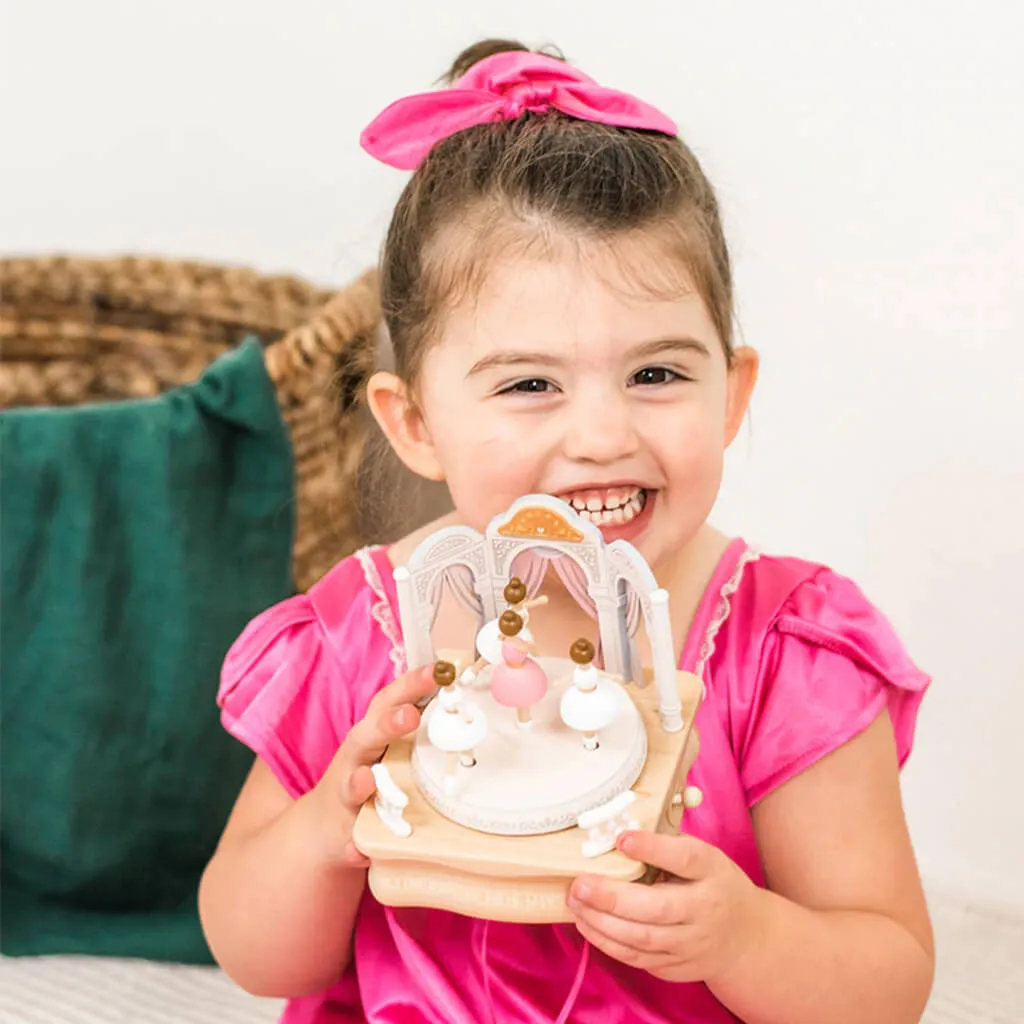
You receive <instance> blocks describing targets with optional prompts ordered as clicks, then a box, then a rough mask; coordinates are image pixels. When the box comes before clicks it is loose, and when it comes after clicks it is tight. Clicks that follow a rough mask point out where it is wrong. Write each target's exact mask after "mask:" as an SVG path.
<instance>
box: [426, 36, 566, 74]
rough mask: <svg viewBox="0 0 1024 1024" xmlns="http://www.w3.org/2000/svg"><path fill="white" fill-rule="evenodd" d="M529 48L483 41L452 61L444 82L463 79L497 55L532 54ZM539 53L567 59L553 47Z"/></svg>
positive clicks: (507, 41) (502, 41)
mask: <svg viewBox="0 0 1024 1024" xmlns="http://www.w3.org/2000/svg"><path fill="white" fill-rule="evenodd" d="M531 52H533V51H531V50H530V47H529V46H524V45H523V44H522V43H520V42H517V41H516V40H515V39H481V40H480V42H478V43H473V45H472V46H467V47H466V48H465V49H464V50H463V51H462V53H460V54H459V55H458V57H456V58H455V60H454V61H452V66H451V67H450V68H449V69H448V71H447V72H446V73H445V75H444V78H443V81H444V82H446V83H447V84H448V85H451V84H452V82H454V81H456V79H459V78H461V77H462V76H463V75H464V74H465V73H466V72H467V71H468V70H469V69H470V68H471V67H473V65H474V64H479V63H480V61H482V60H486V59H487V58H488V57H493V56H494V55H495V54H496V53H531ZM536 52H537V53H543V54H545V55H546V56H548V57H555V58H557V59H558V60H565V57H563V56H562V54H561V53H560V52H559V51H558V50H557V49H556V48H555V47H552V46H544V47H542V48H541V49H540V50H537V51H536Z"/></svg>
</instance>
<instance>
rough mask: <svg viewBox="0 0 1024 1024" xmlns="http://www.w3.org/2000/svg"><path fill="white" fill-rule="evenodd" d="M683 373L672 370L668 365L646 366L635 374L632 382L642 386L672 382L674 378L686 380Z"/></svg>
mask: <svg viewBox="0 0 1024 1024" xmlns="http://www.w3.org/2000/svg"><path fill="white" fill-rule="evenodd" d="M685 379H686V378H684V377H683V376H682V375H681V374H678V373H676V372H675V370H670V369H669V368H668V367H667V366H645V367H644V368H643V369H642V370H637V372H636V373H634V374H633V379H632V381H631V383H633V384H639V385H640V386H641V387H652V386H657V385H659V384H670V383H672V381H674V380H685Z"/></svg>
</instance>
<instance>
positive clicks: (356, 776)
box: [341, 764, 377, 811]
mask: <svg viewBox="0 0 1024 1024" xmlns="http://www.w3.org/2000/svg"><path fill="white" fill-rule="evenodd" d="M376 789H377V783H376V782H375V781H374V778H373V772H372V771H371V770H370V766H369V765H365V764H361V765H357V766H356V767H355V768H354V769H353V770H352V771H351V772H348V773H346V774H345V775H344V776H343V778H342V783H341V799H342V802H343V803H344V804H345V805H346V806H347V807H348V808H350V809H351V810H352V811H358V810H359V808H360V807H362V806H363V804H365V803H366V801H367V800H369V799H370V797H371V796H373V794H374V792H375V791H376Z"/></svg>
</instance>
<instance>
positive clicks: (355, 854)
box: [341, 840, 370, 868]
mask: <svg viewBox="0 0 1024 1024" xmlns="http://www.w3.org/2000/svg"><path fill="white" fill-rule="evenodd" d="M341 862H342V864H343V865H344V866H345V867H347V868H368V867H369V866H370V858H369V857H364V856H363V854H361V853H360V852H359V850H358V849H356V844H355V843H353V842H352V841H351V840H349V842H347V843H346V844H345V849H344V851H343V852H342V855H341Z"/></svg>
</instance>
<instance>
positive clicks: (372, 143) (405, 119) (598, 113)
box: [360, 51, 677, 171]
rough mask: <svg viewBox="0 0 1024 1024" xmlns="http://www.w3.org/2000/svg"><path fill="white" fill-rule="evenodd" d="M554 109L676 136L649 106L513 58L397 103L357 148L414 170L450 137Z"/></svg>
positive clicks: (541, 63)
mask: <svg viewBox="0 0 1024 1024" xmlns="http://www.w3.org/2000/svg"><path fill="white" fill-rule="evenodd" d="M552 108H553V109H555V110H560V111H561V112H562V113H563V114H568V115H569V116H570V117H576V118H579V119H580V120H582V121H594V122H597V123H599V124H607V125H613V126H615V127H617V128H638V129H643V130H646V131H653V132H661V133H662V134H664V135H675V134H676V133H677V129H676V126H675V124H674V122H673V121H672V120H671V119H670V118H669V117H667V116H666V115H665V114H663V113H661V111H660V110H657V109H656V108H655V107H652V106H651V105H650V104H649V103H644V102H643V100H639V99H637V98H636V97H635V96H631V95H630V94H629V93H625V92H619V91H618V90H617V89H608V88H605V87H604V86H601V85H598V84H597V83H596V82H595V81H594V80H593V79H592V78H590V77H589V76H587V75H585V74H583V72H582V71H578V70H577V69H576V68H574V67H572V66H571V65H569V64H566V63H565V62H564V61H561V60H557V59H555V58H554V57H547V56H544V55H543V54H539V53H525V52H520V51H513V52H505V53H496V54H494V55H493V56H491V57H486V58H484V59H483V60H481V61H479V62H478V63H476V64H474V65H473V67H471V68H470V69H469V71H467V72H466V74H464V75H463V76H462V77H461V78H460V79H458V81H456V82H455V83H454V84H453V85H452V86H451V87H450V88H447V89H438V90H434V91H432V92H424V93H416V94H415V95H412V96H406V97H404V98H403V99H400V100H397V101H396V102H394V103H392V104H391V105H390V106H388V107H387V108H385V109H384V110H383V111H382V112H381V113H380V114H379V115H378V116H377V117H376V118H374V120H373V121H372V122H371V123H370V124H369V125H368V126H367V127H366V128H365V129H364V131H363V133H362V136H361V137H360V142H361V144H362V146H363V149H365V150H366V151H367V152H368V153H369V154H370V155H371V156H373V157H375V158H376V159H378V160H380V161H381V162H382V163H385V164H388V165H390V166H391V167H397V168H399V169H400V170H404V171H411V170H414V169H415V168H417V167H418V166H419V165H420V163H421V162H422V160H423V158H424V157H425V156H426V155H427V153H429V152H430V150H431V149H432V148H433V146H434V145H436V144H437V143H438V142H440V141H441V139H445V138H447V137H448V136H449V135H454V134H455V133H456V132H460V131H463V130H464V129H466V128H472V127H474V126H475V125H478V124H486V123H487V122H489V121H512V120H515V119H516V118H518V117H520V116H521V115H522V114H524V113H525V112H526V111H534V112H541V111H545V110H549V109H552Z"/></svg>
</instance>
